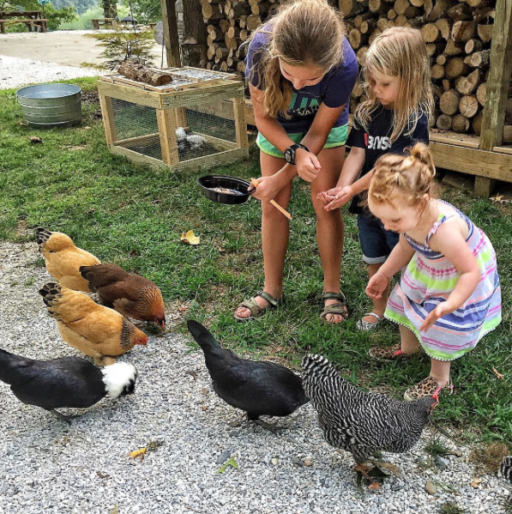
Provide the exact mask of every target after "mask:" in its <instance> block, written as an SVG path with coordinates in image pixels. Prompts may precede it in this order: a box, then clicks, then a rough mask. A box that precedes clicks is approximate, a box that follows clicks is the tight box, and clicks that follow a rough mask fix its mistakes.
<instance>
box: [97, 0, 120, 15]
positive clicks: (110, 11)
mask: <svg viewBox="0 0 512 514" xmlns="http://www.w3.org/2000/svg"><path fill="white" fill-rule="evenodd" d="M101 7H102V8H103V15H104V16H103V17H104V18H115V17H116V16H117V2H116V0H101Z"/></svg>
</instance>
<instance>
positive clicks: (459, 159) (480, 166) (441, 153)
mask: <svg viewBox="0 0 512 514" xmlns="http://www.w3.org/2000/svg"><path fill="white" fill-rule="evenodd" d="M430 149H431V150H432V154H433V156H434V162H435V165H436V166H437V167H439V168H446V169H449V170H453V171H460V172H461V173H468V174H470V175H478V176H480V177H484V178H486V179H495V180H503V181H505V182H512V159H511V158H510V156H509V155H506V154H502V153H497V152H487V151H485V150H477V149H475V148H465V147H462V146H455V145H448V144H443V143H436V142H435V141H433V142H431V144H430Z"/></svg>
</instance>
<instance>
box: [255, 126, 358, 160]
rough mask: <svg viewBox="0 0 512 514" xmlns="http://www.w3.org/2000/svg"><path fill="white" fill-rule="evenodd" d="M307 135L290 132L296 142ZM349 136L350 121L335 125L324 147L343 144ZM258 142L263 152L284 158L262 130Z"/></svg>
mask: <svg viewBox="0 0 512 514" xmlns="http://www.w3.org/2000/svg"><path fill="white" fill-rule="evenodd" d="M305 135H306V134H305V133H304V132H302V133H299V134H288V136H289V137H290V139H291V140H292V141H293V142H294V143H300V142H301V141H302V139H303V138H304V136H305ZM347 138H348V123H347V125H342V126H341V127H334V128H333V129H332V130H331V131H330V132H329V135H328V136H327V141H326V142H325V145H324V148H336V147H338V146H343V145H344V144H345V143H346V142H347ZM256 144H257V145H258V147H259V149H260V150H261V151H262V152H263V153H266V154H267V155H271V156H272V157H279V158H280V159H284V155H283V153H282V152H281V151H279V149H277V148H276V147H275V146H274V145H273V144H272V143H271V142H270V141H268V140H267V139H265V137H264V136H263V134H261V133H260V132H258V137H257V138H256Z"/></svg>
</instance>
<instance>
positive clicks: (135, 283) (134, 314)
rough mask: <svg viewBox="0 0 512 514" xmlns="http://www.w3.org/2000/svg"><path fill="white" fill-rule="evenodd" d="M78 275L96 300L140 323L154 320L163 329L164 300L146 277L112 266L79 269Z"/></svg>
mask: <svg viewBox="0 0 512 514" xmlns="http://www.w3.org/2000/svg"><path fill="white" fill-rule="evenodd" d="M80 273H81V274H82V277H83V278H84V279H85V280H87V282H88V285H89V289H90V290H91V291H93V292H95V293H97V294H98V300H99V301H100V302H101V303H102V304H103V305H107V306H108V307H113V308H114V309H115V310H116V311H118V312H120V313H121V314H124V315H125V316H130V317H131V318H134V319H138V320H140V321H153V322H155V323H156V324H157V325H159V326H160V327H161V328H165V311H164V300H163V298H162V293H161V292H160V289H158V287H157V286H156V284H154V283H153V282H151V280H148V279H147V278H144V277H141V276H140V275H136V274H135V273H128V272H126V271H125V270H124V269H123V268H120V267H119V266H116V265H115V264H98V265H96V266H81V267H80Z"/></svg>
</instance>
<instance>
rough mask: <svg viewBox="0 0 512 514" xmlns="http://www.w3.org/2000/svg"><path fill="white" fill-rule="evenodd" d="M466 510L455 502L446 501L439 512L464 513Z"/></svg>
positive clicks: (447, 513) (445, 513) (441, 513)
mask: <svg viewBox="0 0 512 514" xmlns="http://www.w3.org/2000/svg"><path fill="white" fill-rule="evenodd" d="M465 512H467V511H466V510H465V509H463V508H461V507H459V506H458V505H457V504H456V503H455V502H446V503H443V504H442V505H441V506H440V507H439V514H464V513H465Z"/></svg>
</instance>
